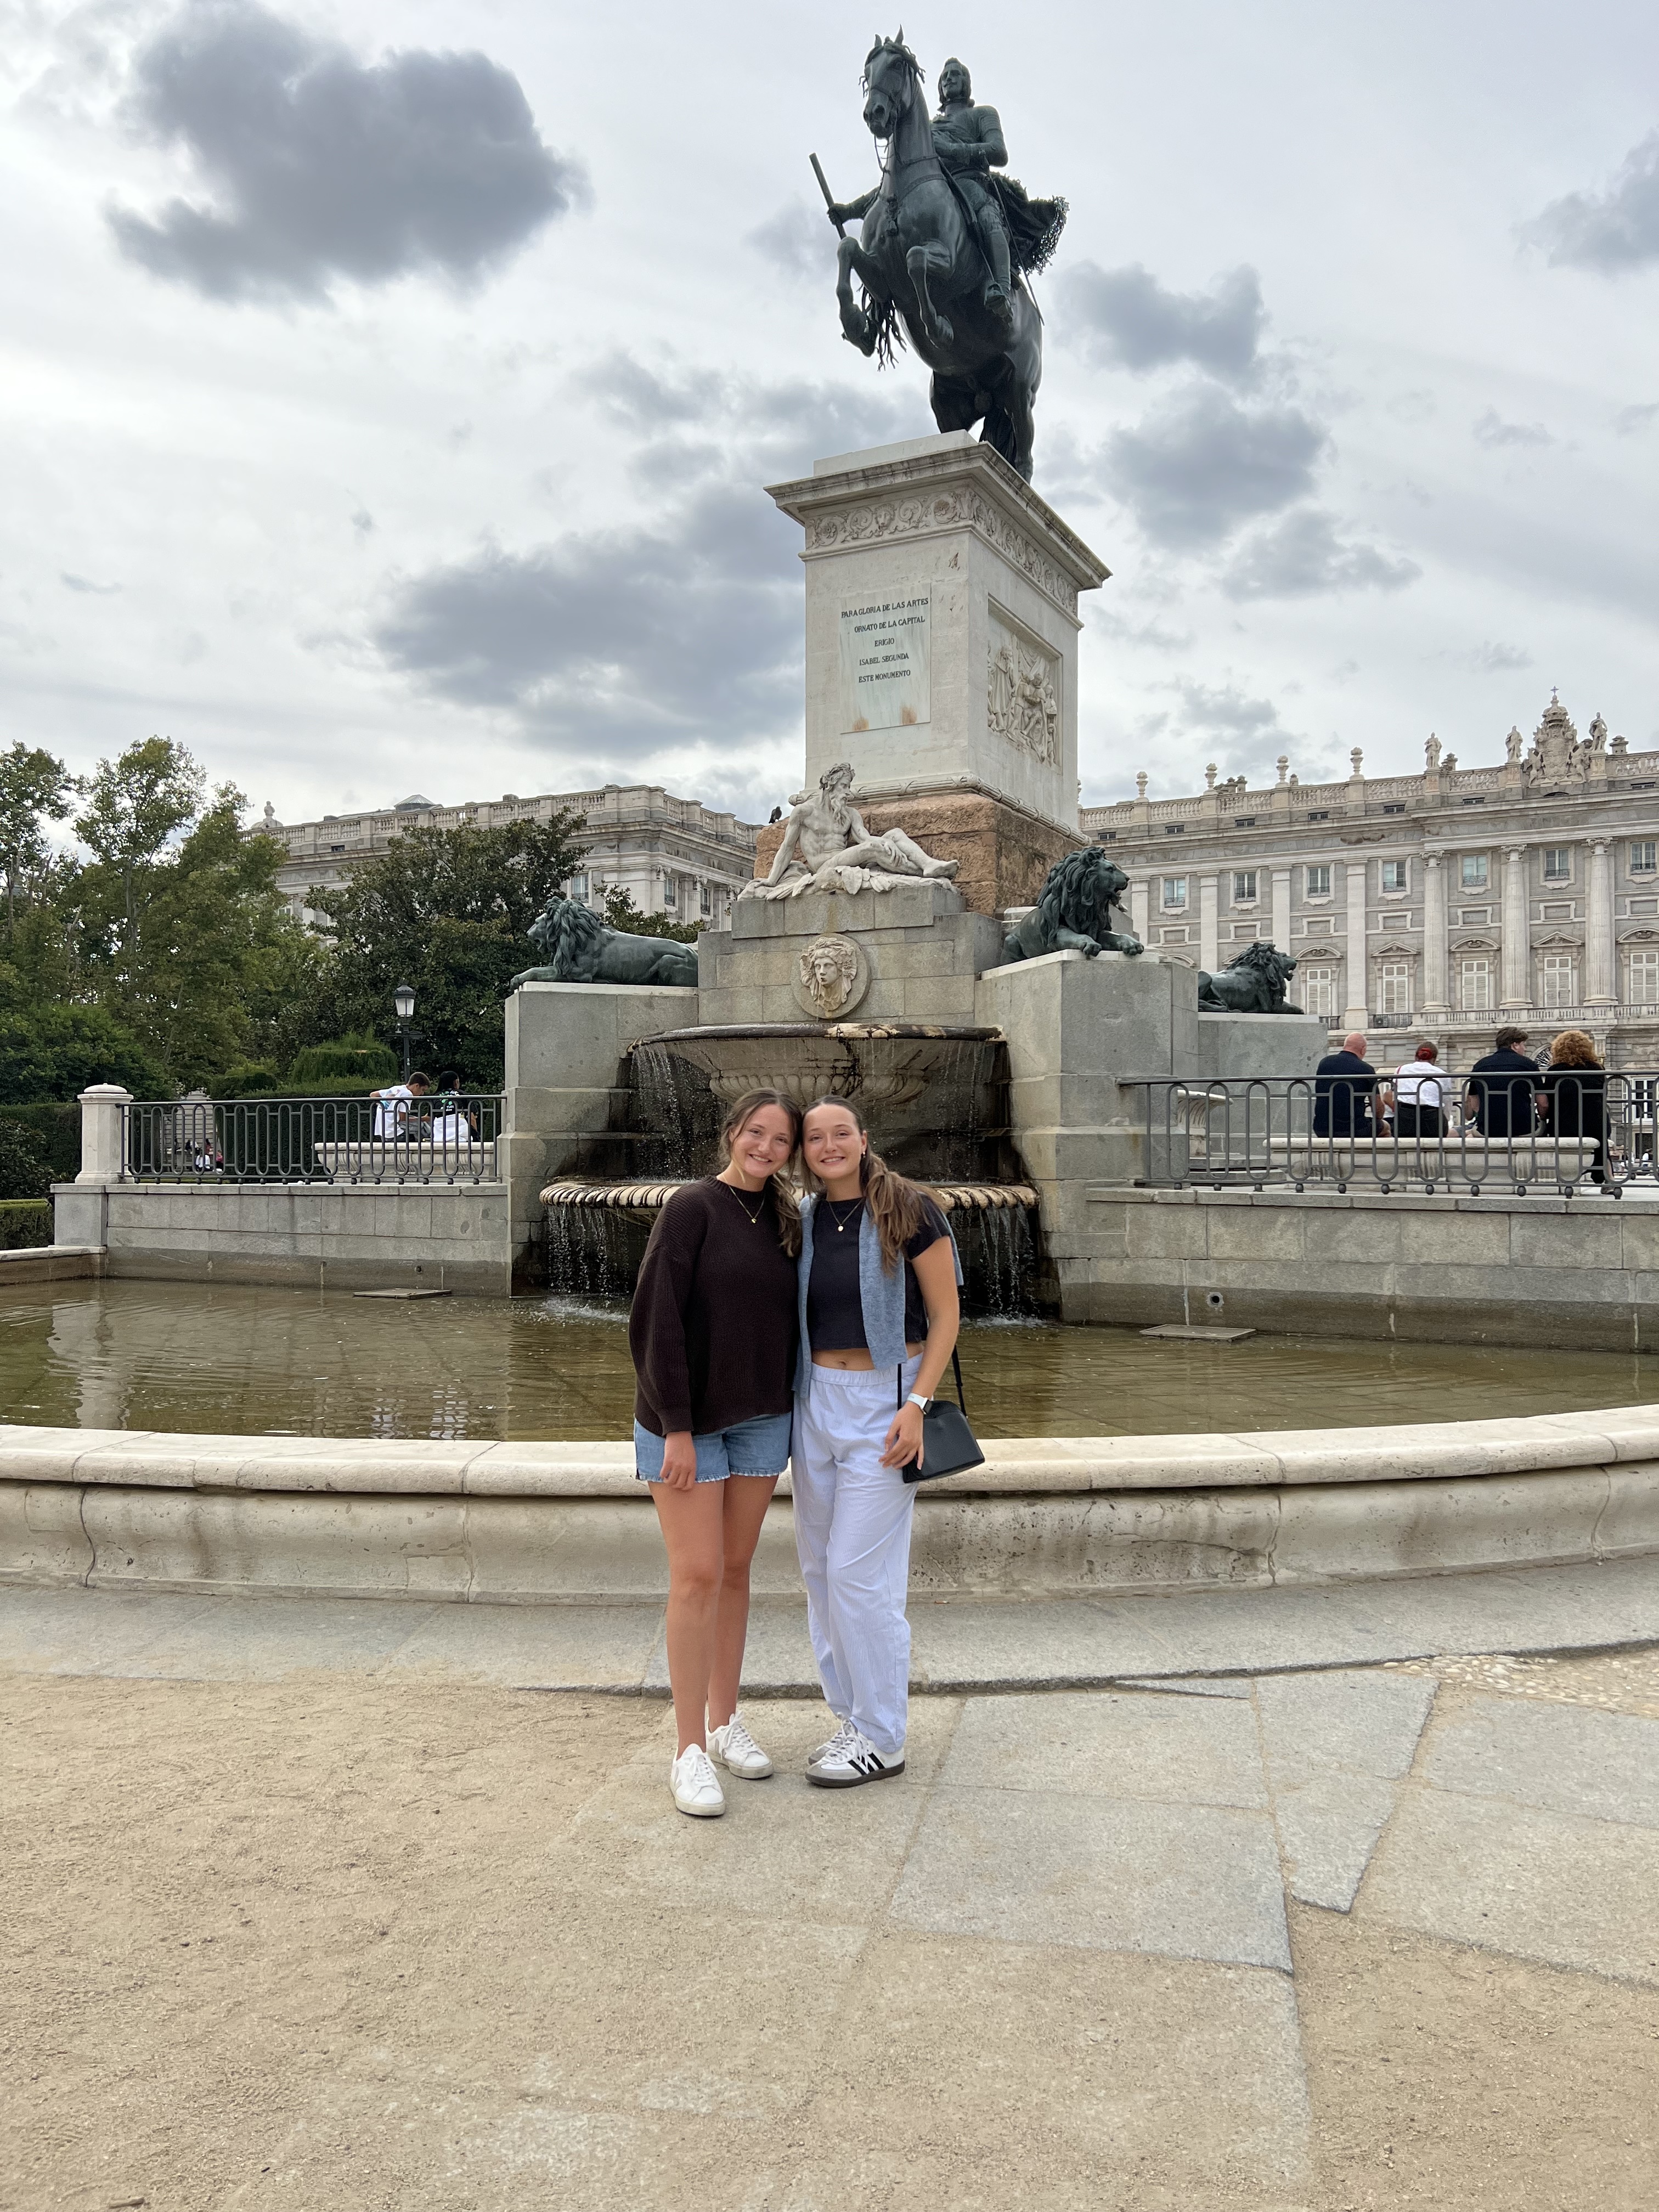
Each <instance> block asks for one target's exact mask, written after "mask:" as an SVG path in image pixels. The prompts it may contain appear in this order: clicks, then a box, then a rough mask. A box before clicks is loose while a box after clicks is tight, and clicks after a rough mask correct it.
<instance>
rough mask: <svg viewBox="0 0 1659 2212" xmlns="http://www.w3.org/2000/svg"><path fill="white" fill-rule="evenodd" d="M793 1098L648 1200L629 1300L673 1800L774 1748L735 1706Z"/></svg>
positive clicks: (766, 1445)
mask: <svg viewBox="0 0 1659 2212" xmlns="http://www.w3.org/2000/svg"><path fill="white" fill-rule="evenodd" d="M799 1142H800V1109H799V1107H798V1106H797V1105H796V1104H795V1103H794V1101H793V1099H789V1098H786V1097H783V1096H782V1095H781V1093H780V1092H778V1091H750V1092H749V1093H748V1094H747V1095H746V1096H745V1097H742V1098H739V1099H738V1103H737V1104H736V1105H735V1106H734V1107H733V1108H732V1111H731V1112H730V1114H728V1115H726V1126H725V1127H724V1128H723V1129H722V1130H721V1131H720V1151H721V1154H722V1157H723V1158H724V1160H725V1165H724V1166H723V1167H722V1168H721V1170H720V1173H719V1174H718V1175H712V1176H702V1178H701V1179H700V1180H699V1181H697V1182H691V1183H688V1184H686V1185H685V1187H684V1189H682V1190H678V1191H676V1192H675V1194H674V1195H673V1196H672V1197H671V1199H670V1200H669V1201H668V1203H667V1205H666V1206H664V1208H663V1210H662V1212H660V1213H659V1215H658V1216H657V1222H656V1226H655V1227H654V1228H653V1230H652V1231H651V1241H650V1243H648V1244H647V1246H646V1248H645V1258H644V1260H643V1261H641V1266H640V1276H639V1281H638V1284H637V1285H636V1286H635V1291H634V1306H633V1311H632V1312H631V1313H630V1315H629V1322H628V1342H629V1350H630V1351H631V1352H632V1353H633V1355H634V1370H635V1375H636V1376H637V1377H638V1389H637V1390H636V1391H635V1398H634V1455H635V1471H636V1473H637V1474H638V1476H639V1479H640V1480H641V1482H648V1483H649V1484H650V1485H651V1486H652V1491H651V1494H652V1498H653V1501H654V1503H655V1505H656V1508H657V1517H658V1520H659V1522H661V1524H662V1533H663V1541H664V1542H665V1544H666V1545H667V1547H668V1621H667V1640H668V1680H669V1686H670V1687H671V1689H672V1691H673V1693H674V1718H675V1722H676V1724H677V1727H678V1732H679V1749H678V1752H677V1753H676V1754H675V1757H674V1760H673V1763H672V1765H671V1766H670V1768H669V1771H668V1786H669V1790H670V1791H671V1794H672V1796H673V1799H674V1802H675V1804H676V1805H678V1808H679V1809H680V1810H681V1812H682V1813H690V1814H694V1815H695V1816H696V1817H699V1818H702V1819H705V1820H706V1819H709V1818H712V1817H714V1815H717V1814H721V1813H723V1812H724V1811H725V1810H726V1798H725V1796H724V1794H723V1793H722V1791H721V1789H720V1778H719V1776H718V1775H717V1774H716V1773H715V1771H714V1764H713V1761H712V1760H711V1759H710V1758H709V1753H710V1752H711V1751H712V1752H713V1753H714V1758H715V1759H719V1761H720V1764H721V1765H723V1766H724V1767H725V1768H726V1771H728V1772H729V1773H732V1774H737V1775H741V1776H742V1777H743V1778H744V1779H745V1780H747V1781H756V1782H757V1781H760V1780H762V1779H763V1778H764V1777H765V1776H767V1775H769V1774H770V1772H771V1771H772V1762H771V1760H770V1759H769V1758H768V1757H767V1755H766V1753H764V1752H763V1750H762V1749H761V1747H760V1746H759V1745H758V1744H757V1742H756V1741H755V1740H754V1738H753V1737H752V1736H751V1735H750V1733H749V1731H748V1729H746V1728H745V1727H744V1723H743V1722H742V1720H741V1719H740V1717H738V1684H739V1681H740V1680H741V1678H742V1674H743V1648H744V1641H745V1639H746V1638H747V1635H748V1629H749V1566H750V1560H751V1559H753V1558H754V1555H755V1547H756V1545H757V1543H758V1542H759V1541H760V1532H761V1527H762V1524H763V1522H764V1521H765V1518H766V1509H767V1506H768V1504H769V1503H770V1502H771V1497H772V1492H773V1491H774V1489H775V1487H776V1486H777V1480H778V1477H779V1476H780V1475H781V1474H782V1473H783V1470H784V1468H785V1466H786V1464H787V1461H788V1458H789V1431H790V1426H791V1423H792V1420H793V1413H794V1386H795V1346H796V1340H797V1336H798V1333H799V1323H798V1318H797V1304H798V1297H797V1285H796V1261H797V1259H798V1257H799V1253H800V1249H801V1232H800V1211H799V1206H797V1205H796V1202H795V1198H794V1194H793V1191H792V1189H791V1188H790V1187H789V1185H788V1184H787V1182H781V1181H780V1180H779V1178H780V1176H781V1175H782V1173H783V1171H784V1170H786V1169H787V1167H788V1165H789V1164H790V1162H791V1161H792V1160H793V1158H794V1157H795V1152H796V1150H797V1148H798V1146H799Z"/></svg>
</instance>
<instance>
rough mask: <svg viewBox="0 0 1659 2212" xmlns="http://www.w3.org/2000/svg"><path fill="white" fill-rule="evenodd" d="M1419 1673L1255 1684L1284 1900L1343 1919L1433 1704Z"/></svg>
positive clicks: (1345, 1672)
mask: <svg viewBox="0 0 1659 2212" xmlns="http://www.w3.org/2000/svg"><path fill="white" fill-rule="evenodd" d="M1434 1692H1435V1685H1434V1683H1433V1681H1432V1680H1430V1679H1428V1678H1427V1677H1425V1676H1422V1675H1408V1674H1383V1673H1381V1672H1379V1671H1378V1670H1377V1669H1376V1668H1331V1669H1328V1670H1327V1671H1324V1672H1321V1673H1317V1674H1271V1675H1267V1676H1266V1677H1264V1678H1262V1679H1261V1680H1258V1682H1257V1683H1256V1686H1255V1697H1256V1711H1257V1713H1258V1715H1259V1716H1260V1718H1261V1741H1262V1749H1263V1753H1264V1755H1265V1758H1266V1761H1267V1779H1268V1783H1269V1785H1270V1787H1271V1789H1272V1790H1273V1816H1274V1819H1275V1820H1276V1821H1277V1822H1278V1826H1279V1848H1280V1850H1282V1852H1283V1853H1284V1857H1285V1880H1286V1883H1287V1885H1288V1887H1289V1889H1290V1893H1291V1896H1292V1897H1294V1898H1296V1899H1298V1901H1299V1902H1301V1903H1302V1904H1304V1905H1322V1906H1324V1907H1325V1909H1326V1910H1327V1911H1331V1912H1346V1911H1348V1910H1349V1908H1350V1907H1351V1906H1352V1904H1353V1900H1354V1895H1355V1893H1356V1892H1357V1891H1358V1887H1359V1884H1360V1882H1361V1881H1362V1880H1363V1879H1364V1873H1365V1869H1366V1866H1367V1865H1368V1864H1369V1863H1370V1856H1371V1853H1372V1851H1373V1850H1375V1849H1376V1840H1377V1838H1378V1837H1379V1836H1380V1835H1381V1834H1382V1832H1383V1827H1384V1826H1385V1825H1386V1823H1387V1821H1388V1820H1389V1815H1390V1814H1392V1812H1393V1811H1394V1808H1395V1802H1396V1801H1397V1799H1398V1796H1399V1789H1398V1784H1399V1782H1400V1780H1401V1778H1402V1777H1403V1776H1405V1775H1406V1774H1408V1773H1409V1772H1410V1771H1411V1765H1412V1759H1413V1755H1414V1754H1415V1752H1416V1749H1417V1745H1418V1741H1419V1737H1420V1736H1421V1735H1422V1732H1423V1725H1424V1723H1425V1721H1426V1720H1427V1718H1428V1716H1429V1709H1430V1707H1431V1705H1432V1703H1433V1701H1434Z"/></svg>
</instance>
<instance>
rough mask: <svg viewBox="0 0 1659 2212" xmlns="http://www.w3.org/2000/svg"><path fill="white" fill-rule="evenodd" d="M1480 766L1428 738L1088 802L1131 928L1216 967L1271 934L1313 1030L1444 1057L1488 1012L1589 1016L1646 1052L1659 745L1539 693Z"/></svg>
mask: <svg viewBox="0 0 1659 2212" xmlns="http://www.w3.org/2000/svg"><path fill="white" fill-rule="evenodd" d="M1505 752H1506V758H1505V760H1504V764H1503V765H1502V766H1501V767H1499V768H1474V769H1460V768H1459V767H1458V765H1457V761H1456V757H1455V755H1454V754H1450V753H1448V754H1445V755H1444V756H1443V755H1442V751H1441V748H1440V745H1439V743H1438V741H1437V739H1436V738H1430V739H1429V741H1428V744H1427V746H1426V748H1425V767H1424V771H1423V773H1422V774H1421V775H1412V776H1387V777H1368V776H1366V775H1364V773H1363V767H1362V755H1361V754H1360V753H1359V751H1358V750H1355V751H1354V752H1353V753H1352V756H1351V758H1352V764H1353V768H1352V775H1350V776H1349V777H1348V779H1347V781H1346V782H1342V783H1325V784H1310V785H1301V784H1298V782H1297V778H1296V777H1295V776H1294V775H1291V773H1290V763H1289V761H1288V759H1287V758H1285V757H1281V758H1280V760H1279V763H1278V769H1279V776H1278V781H1277V782H1276V783H1274V784H1273V785H1271V786H1269V787H1267V789H1266V790H1251V789H1249V787H1248V786H1247V784H1246V781H1245V779H1244V778H1243V777H1234V778H1232V779H1231V781H1226V782H1223V783H1218V782H1217V781H1216V770H1215V769H1213V768H1212V769H1209V770H1208V771H1207V772H1206V788H1205V789H1204V790H1203V791H1202V792H1200V793H1198V794H1197V795H1196V796H1194V797H1192V798H1187V799H1148V797H1147V796H1146V782H1147V779H1146V775H1141V776H1139V778H1138V782H1139V797H1137V798H1135V799H1126V800H1124V801H1122V802H1121V803H1120V804H1119V805H1115V806H1094V807H1085V809H1084V810H1083V816H1082V820H1083V827H1084V829H1085V832H1086V833H1087V834H1089V835H1090V836H1093V837H1094V838H1095V839H1096V841H1097V842H1098V843H1100V844H1102V845H1103V846H1105V847H1107V848H1109V850H1110V853H1111V856H1112V858H1113V859H1114V860H1115V861H1116V862H1117V863H1118V865H1119V866H1121V868H1122V869H1123V871H1124V872H1125V873H1126V874H1127V876H1128V878H1129V885H1130V888H1129V893H1128V896H1129V900H1130V911H1131V914H1132V915H1133V925H1134V929H1135V932H1136V934H1137V935H1138V936H1139V937H1140V939H1142V941H1143V942H1144V943H1145V944H1146V945H1149V946H1153V947H1155V948H1156V949H1157V950H1158V951H1159V952H1160V953H1161V954H1163V955H1164V957H1165V958H1169V959H1175V960H1182V961H1185V962H1187V963H1189V964H1191V965H1193V966H1196V967H1200V968H1205V969H1212V970H1213V969H1218V968H1222V967H1225V965H1226V963H1227V962H1228V961H1229V960H1231V958H1233V957H1234V956H1235V954H1236V953H1237V951H1239V949H1240V947H1241V945H1245V944H1249V942H1251V941H1252V940H1254V939H1271V940H1272V942H1273V944H1275V945H1278V946H1279V948H1280V950H1281V951H1288V952H1291V953H1293V954H1294V955H1295V956H1296V959H1297V963H1298V964H1297V975H1296V982H1295V987H1294V993H1293V995H1294V997H1295V998H1296V999H1297V1001H1298V1002H1299V1003H1300V1004H1301V1005H1303V1006H1305V1007H1306V1009H1307V1010H1308V1012H1310V1013H1316V1014H1320V1015H1322V1016H1323V1017H1324V1018H1326V1019H1327V1020H1328V1022H1329V1024H1330V1025H1331V1030H1332V1034H1333V1035H1334V1036H1340V1034H1341V1032H1342V1031H1344V1030H1349V1029H1363V1030H1371V1031H1377V1030H1402V1031H1409V1032H1411V1033H1413V1035H1415V1036H1431V1037H1433V1038H1434V1039H1435V1040H1436V1041H1437V1042H1439V1043H1440V1044H1441V1046H1442V1048H1443V1056H1444V1057H1446V1058H1447V1059H1448V1060H1449V1063H1451V1064H1467V1062H1468V1060H1469V1059H1471V1058H1473V1057H1474V1056H1476V1055H1477V1054H1479V1053H1480V1052H1483V1051H1486V1050H1488V1049H1489V1048H1490V1047H1491V1042H1492V1032H1493V1030H1494V1029H1495V1028H1496V1027H1497V1026H1498V1024H1500V1023H1504V1022H1513V1023H1515V1024H1517V1025H1519V1026H1522V1027H1524V1028H1526V1029H1528V1030H1530V1031H1531V1032H1532V1035H1533V1040H1534V1050H1536V1049H1537V1048H1538V1047H1539V1046H1540V1045H1541V1043H1542V1042H1544V1041H1545V1040H1547V1037H1548V1036H1550V1035H1551V1034H1552V1033H1553V1032H1554V1031H1556V1030H1563V1029H1567V1028H1580V1029H1584V1030H1589V1032H1590V1034H1591V1036H1594V1037H1595V1041H1596V1044H1597V1047H1598V1049H1600V1050H1601V1052H1602V1053H1603V1054H1604V1056H1605V1057H1606V1058H1607V1060H1608V1062H1609V1064H1610V1065H1611V1066H1620V1067H1626V1068H1635V1067H1640V1068H1654V1067H1659V752H1641V753H1638V752H1632V751H1631V750H1630V749H1629V747H1628V746H1627V744H1626V741H1625V739H1624V738H1622V737H1614V738H1612V739H1611V740H1609V738H1608V736H1607V727H1606V725H1605V724H1604V723H1603V721H1602V720H1601V716H1600V715H1599V714H1598V715H1597V716H1596V718H1595V720H1594V721H1593V722H1592V723H1591V724H1590V726H1589V733H1588V734H1587V735H1586V736H1583V737H1580V735H1579V733H1578V732H1577V728H1576V727H1575V726H1574V725H1573V723H1572V721H1571V719H1570V718H1569V716H1568V714H1567V710H1566V708H1565V707H1563V706H1562V705H1561V704H1560V702H1559V700H1558V699H1556V698H1555V697H1553V696H1552V698H1551V701H1550V704H1549V706H1548V707H1547V708H1546V710H1545V713H1544V716H1543V719H1542V720H1541V722H1540V723H1539V725H1538V727H1537V729H1536V730H1535V731H1534V733H1533V737H1532V740H1531V743H1530V744H1529V745H1528V742H1527V741H1526V740H1525V739H1524V738H1522V735H1521V732H1520V731H1519V729H1518V728H1517V729H1512V730H1511V731H1510V734H1509V738H1508V740H1507V742H1506V745H1505Z"/></svg>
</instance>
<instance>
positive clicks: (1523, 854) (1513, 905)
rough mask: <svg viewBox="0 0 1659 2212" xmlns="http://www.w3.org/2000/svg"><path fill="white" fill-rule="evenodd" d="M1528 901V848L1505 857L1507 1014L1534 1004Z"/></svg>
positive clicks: (1504, 999)
mask: <svg viewBox="0 0 1659 2212" xmlns="http://www.w3.org/2000/svg"><path fill="white" fill-rule="evenodd" d="M1531 971H1532V933H1531V928H1530V925H1529V916H1528V898H1527V848H1526V847H1525V846H1524V845H1511V846H1510V847H1509V848H1507V849H1506V851H1505V852H1504V995H1503V997H1502V998H1501V999H1500V1000H1498V1005H1499V1006H1500V1007H1501V1008H1502V1009H1503V1011H1504V1012H1505V1013H1522V1012H1525V1010H1526V1008H1527V1007H1528V1006H1529V1005H1530V1004H1531V1001H1532V981H1531Z"/></svg>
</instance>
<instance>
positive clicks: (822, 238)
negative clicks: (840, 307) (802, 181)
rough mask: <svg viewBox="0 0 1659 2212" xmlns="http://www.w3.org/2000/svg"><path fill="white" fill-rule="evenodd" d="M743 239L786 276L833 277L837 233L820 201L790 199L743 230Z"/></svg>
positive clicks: (819, 280) (824, 280) (813, 280)
mask: <svg viewBox="0 0 1659 2212" xmlns="http://www.w3.org/2000/svg"><path fill="white" fill-rule="evenodd" d="M743 242H744V245H745V246H752V247H753V248H754V250H755V252H757V253H758V254H759V255H760V257H761V258H762V260H763V261H767V262H769V263H770V264H771V265H772V267H773V268H774V269H775V270H779V271H780V273H781V275H783V276H791V277H794V278H796V279H798V280H799V282H800V283H809V284H828V285H833V284H834V283H835V281H836V234H835V232H834V231H833V230H832V229H831V228H830V227H829V218H828V217H827V216H825V214H824V211H823V207H822V206H821V205H820V206H817V207H811V206H809V205H808V204H807V203H806V202H805V200H791V201H790V202H789V204H788V205H787V207H781V208H780V209H779V210H778V211H777V213H776V214H775V215H774V216H768V217H767V219H766V221H765V222H763V223H758V224H757V225H756V227H755V228H754V229H753V230H751V231H748V232H746V233H745V234H744V241H743Z"/></svg>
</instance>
